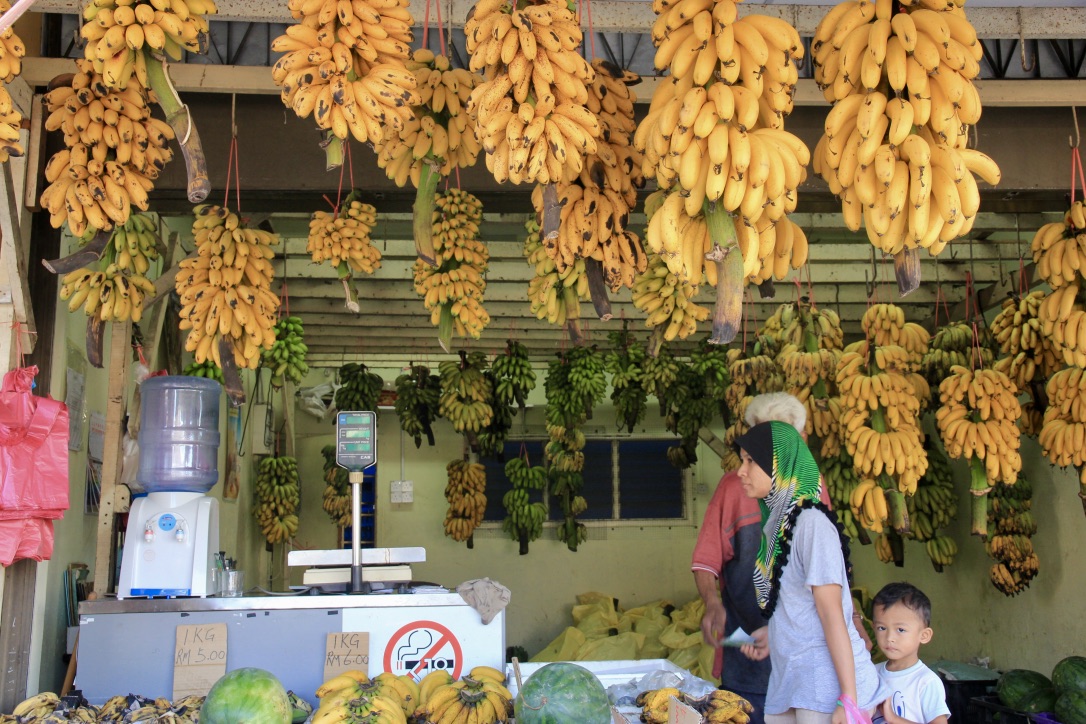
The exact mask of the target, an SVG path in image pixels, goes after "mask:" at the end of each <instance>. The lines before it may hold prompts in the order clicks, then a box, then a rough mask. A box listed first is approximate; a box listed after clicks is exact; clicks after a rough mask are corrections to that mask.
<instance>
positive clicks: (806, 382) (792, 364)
mask: <svg viewBox="0 0 1086 724" xmlns="http://www.w3.org/2000/svg"><path fill="white" fill-rule="evenodd" d="M779 311H780V313H781V322H782V329H781V331H780V334H779V339H780V340H781V343H782V346H781V349H780V351H779V352H778V353H777V357H776V362H777V365H778V366H779V367H780V368H781V371H782V372H783V373H784V380H785V389H786V390H791V391H792V393H793V394H795V395H796V397H797V398H799V400H800V401H801V402H803V406H804V407H805V408H806V409H807V434H808V435H814V436H816V437H817V438H818V439H819V440H820V441H821V443H822V446H821V455H822V457H824V458H831V457H834V456H836V455H837V454H838V452H839V451H840V441H841V435H840V431H839V427H840V417H841V403H840V400H839V399H838V396H837V385H836V384H835V383H834V377H835V376H836V374H837V362H838V360H839V359H840V358H841V349H842V347H844V332H843V331H842V330H841V319H840V317H838V316H837V313H836V312H834V311H833V310H832V309H819V308H817V307H815V306H814V305H812V304H810V302H808V301H807V300H806V299H803V300H800V301H798V302H796V303H795V304H785V305H782V306H781V309H780V310H779Z"/></svg>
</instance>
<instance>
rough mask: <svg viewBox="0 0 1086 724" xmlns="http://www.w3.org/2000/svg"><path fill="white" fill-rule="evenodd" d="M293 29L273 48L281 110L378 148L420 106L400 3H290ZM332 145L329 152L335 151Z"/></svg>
mask: <svg viewBox="0 0 1086 724" xmlns="http://www.w3.org/2000/svg"><path fill="white" fill-rule="evenodd" d="M287 7H288V8H290V14H291V16H292V17H293V18H295V19H297V20H298V21H299V22H298V24H296V25H290V26H288V27H287V29H286V33H285V34H284V35H280V36H279V37H277V38H276V39H275V40H273V41H272V44H271V49H272V50H273V51H275V52H277V53H283V54H284V55H283V56H282V57H281V58H279V60H278V61H276V63H275V65H274V66H273V67H272V80H274V81H275V84H276V85H278V86H279V87H280V89H281V93H280V96H281V98H282V99H283V104H284V105H286V106H287V107H288V108H291V109H293V110H294V112H295V113H297V114H298V116H299V117H300V118H306V117H308V116H309V115H310V114H312V115H313V120H314V121H316V123H317V126H318V127H319V128H323V129H326V130H330V131H331V132H332V136H333V137H334V138H335V139H339V141H342V140H343V139H346V138H347V137H348V136H349V135H350V136H354V137H355V138H356V139H357V140H358V141H359V142H360V143H366V142H369V143H373V144H378V143H380V142H381V141H382V140H383V139H384V138H386V137H387V136H388V135H389V134H391V133H395V132H398V131H399V130H400V129H402V128H403V127H404V126H405V125H406V124H407V123H408V121H409V120H410V119H411V118H412V117H414V111H413V110H412V108H413V107H414V106H417V105H418V104H419V96H418V93H417V92H416V91H415V75H414V73H412V72H411V71H409V70H408V69H407V66H406V65H405V63H406V62H407V59H408V58H409V57H410V56H411V46H410V43H411V40H412V33H411V26H412V25H413V24H414V18H412V16H411V11H410V10H409V9H408V3H407V2H405V1H403V0H396V2H380V3H370V2H367V0H354V1H353V2H351V1H350V0H289V1H288V3H287ZM339 141H337V143H336V145H337V146H338V145H339Z"/></svg>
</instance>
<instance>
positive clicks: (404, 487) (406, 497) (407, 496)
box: [389, 480, 415, 503]
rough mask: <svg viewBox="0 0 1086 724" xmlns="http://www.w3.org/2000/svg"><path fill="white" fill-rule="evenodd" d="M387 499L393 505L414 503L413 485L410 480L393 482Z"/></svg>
mask: <svg viewBox="0 0 1086 724" xmlns="http://www.w3.org/2000/svg"><path fill="white" fill-rule="evenodd" d="M389 499H390V501H391V502H393V503H413V502H415V484H414V483H413V482H411V481H410V480H393V481H392V483H391V485H390V488H389Z"/></svg>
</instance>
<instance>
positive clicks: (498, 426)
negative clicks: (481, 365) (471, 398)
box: [475, 369, 513, 462]
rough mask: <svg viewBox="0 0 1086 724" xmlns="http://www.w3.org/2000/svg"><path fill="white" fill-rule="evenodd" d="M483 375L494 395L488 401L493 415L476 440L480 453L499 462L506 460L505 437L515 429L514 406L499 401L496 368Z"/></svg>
mask: <svg viewBox="0 0 1086 724" xmlns="http://www.w3.org/2000/svg"><path fill="white" fill-rule="evenodd" d="M483 375H484V376H485V377H486V379H487V382H488V383H489V385H490V390H491V393H492V396H491V398H490V399H489V400H488V402H489V404H490V409H491V410H492V411H493V415H491V417H490V424H489V425H487V426H486V427H484V428H483V429H482V430H480V431H479V434H478V435H477V436H476V440H475V441H476V444H477V445H478V448H479V454H480V455H482V456H483V457H486V458H491V459H492V460H497V461H498V462H505V438H506V437H508V436H509V431H510V430H511V429H513V408H511V407H510V406H509V405H507V404H505V403H503V402H499V401H498V396H497V393H496V392H494V390H496V389H497V387H498V380H497V377H496V375H495V374H494V370H492V369H489V370H487V371H486V372H484V373H483Z"/></svg>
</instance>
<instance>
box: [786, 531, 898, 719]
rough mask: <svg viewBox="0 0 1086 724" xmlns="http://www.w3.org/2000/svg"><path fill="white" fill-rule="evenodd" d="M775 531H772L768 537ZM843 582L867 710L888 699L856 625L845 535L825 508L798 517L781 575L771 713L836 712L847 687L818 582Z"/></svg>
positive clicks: (843, 600) (843, 598)
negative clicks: (821, 610)
mask: <svg viewBox="0 0 1086 724" xmlns="http://www.w3.org/2000/svg"><path fill="white" fill-rule="evenodd" d="M768 534H771V531H769V532H767V535H768ZM827 584H837V585H839V586H841V607H842V608H843V609H844V615H845V626H846V628H847V629H848V633H849V638H850V639H851V640H852V655H853V658H854V659H855V661H856V694H857V698H858V699H859V702H858V703H859V705H860V708H861V709H871V708H873V707H875V706H876V705H877V704H879V703H880V702H881V701H882V700H883V699H885V698H886V696H887V694H888V692H882V691H879V689H880V688H885V687H882V686H881V682H880V681H879V677H878V674H877V672H876V671H875V665H874V664H872V663H871V656H870V655H869V654H868V652H867V649H866V648H865V647H864V642H863V639H861V638H860V635H859V634H858V633H857V632H856V627H855V626H854V625H853V623H852V596H851V595H850V593H849V589H848V575H847V573H846V571H845V558H844V555H843V554H842V553H841V539H840V537H839V535H838V533H837V529H836V528H835V527H834V525H833V523H832V522H830V519H829V518H828V517H827V516H826V515H825V513H823V512H822V511H820V510H815V509H807V510H804V511H803V512H802V513H800V514H799V516H798V517H797V518H796V524H795V527H794V529H793V534H792V546H791V553H790V554H789V556H788V563H787V564H786V565H785V566H784V570H783V571H782V573H781V579H780V592H779V595H778V598H777V606H776V609H775V610H774V611H773V617H772V618H771V619H769V651H770V658H771V659H772V662H773V670H772V673H771V674H770V676H769V692H768V694H767V696H766V704H765V710H766V713H767V714H783V713H784V712H786V711H788V710H789V709H810V710H812V711H819V712H823V713H830V712H832V711H833V710H834V708H835V707H836V705H837V699H838V697H840V695H841V687H840V684H839V683H838V681H837V671H836V670H835V669H834V668H833V660H832V659H831V658H830V652H829V648H828V647H827V646H826V637H825V635H824V634H823V632H822V622H821V620H820V619H819V618H818V611H817V609H816V608H815V602H814V593H813V592H812V590H811V587H812V586H822V585H827Z"/></svg>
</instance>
